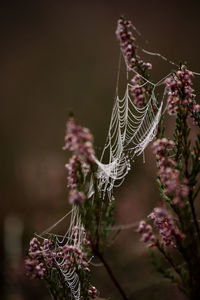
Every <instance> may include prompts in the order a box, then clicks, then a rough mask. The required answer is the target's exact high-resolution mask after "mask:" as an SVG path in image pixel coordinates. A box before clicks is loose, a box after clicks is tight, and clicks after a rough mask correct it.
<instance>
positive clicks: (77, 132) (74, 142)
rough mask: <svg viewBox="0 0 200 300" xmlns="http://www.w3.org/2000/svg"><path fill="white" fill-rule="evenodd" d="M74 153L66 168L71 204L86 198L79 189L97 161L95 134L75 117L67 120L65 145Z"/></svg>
mask: <svg viewBox="0 0 200 300" xmlns="http://www.w3.org/2000/svg"><path fill="white" fill-rule="evenodd" d="M64 149H68V150H70V151H72V152H73V153H74V154H73V156H72V157H71V158H70V160H69V162H68V164H66V169H67V170H68V177H67V182H68V187H70V192H69V202H70V203H71V204H78V203H82V202H84V201H85V199H86V195H85V193H84V192H83V191H79V190H78V185H79V187H80V186H81V184H83V177H84V176H85V175H87V174H88V172H89V171H90V165H91V163H94V161H95V155H94V154H95V152H94V148H93V136H92V134H91V133H90V131H89V129H88V128H85V127H81V126H80V125H78V124H77V123H76V121H75V120H74V118H70V119H69V121H68V122H67V132H66V137H65V147H64Z"/></svg>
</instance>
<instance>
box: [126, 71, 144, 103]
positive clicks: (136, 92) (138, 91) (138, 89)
mask: <svg viewBox="0 0 200 300" xmlns="http://www.w3.org/2000/svg"><path fill="white" fill-rule="evenodd" d="M143 84H144V80H143V79H142V78H141V77H140V76H139V75H137V74H136V75H135V76H134V77H133V78H132V79H131V86H130V91H131V95H132V96H133V103H134V104H135V105H136V106H137V107H142V106H143V104H144V103H145V93H146V90H145V88H144V86H143Z"/></svg>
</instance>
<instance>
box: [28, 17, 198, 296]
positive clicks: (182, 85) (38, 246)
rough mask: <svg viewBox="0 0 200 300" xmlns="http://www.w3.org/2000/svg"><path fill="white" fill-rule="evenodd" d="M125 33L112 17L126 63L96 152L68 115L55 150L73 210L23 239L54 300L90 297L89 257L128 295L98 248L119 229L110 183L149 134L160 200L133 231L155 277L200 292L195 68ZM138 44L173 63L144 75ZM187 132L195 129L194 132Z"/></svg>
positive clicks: (146, 68) (129, 28) (116, 182)
mask: <svg viewBox="0 0 200 300" xmlns="http://www.w3.org/2000/svg"><path fill="white" fill-rule="evenodd" d="M134 33H137V31H136V29H135V27H134V26H133V25H132V23H131V22H130V21H127V20H126V18H124V17H121V18H120V19H119V21H118V24H117V30H116V36H117V39H118V41H119V43H120V48H121V53H122V58H123V60H124V62H125V66H126V70H127V75H128V76H127V86H126V91H125V95H124V97H123V98H122V99H120V98H119V96H118V86H119V76H118V81H117V89H116V91H117V95H116V100H115V102H114V106H113V111H112V115H111V121H110V126H109V130H108V137H107V140H106V144H105V146H104V149H103V152H102V155H101V158H100V159H98V158H97V155H96V153H95V150H94V145H93V136H92V134H91V132H90V130H89V129H87V128H85V127H82V126H81V125H79V124H78V123H77V121H76V120H75V118H74V117H73V116H70V118H69V120H68V122H67V126H66V136H65V146H64V149H65V150H68V151H70V152H71V153H72V156H71V158H70V159H69V162H68V163H67V164H66V169H67V172H68V177H67V185H68V188H69V203H70V204H71V205H72V210H71V211H70V212H69V213H67V214H66V215H65V216H64V217H63V218H62V219H61V220H60V221H59V222H57V223H56V224H54V225H53V226H51V227H50V228H48V229H47V230H46V231H45V232H43V233H42V234H41V235H36V236H35V237H34V238H33V239H32V240H31V242H30V248H29V252H28V257H27V259H26V262H25V265H26V270H27V273H28V274H29V276H30V277H31V278H32V279H36V278H38V279H44V280H45V281H46V283H47V286H48V289H49V291H50V293H51V295H52V297H53V298H54V299H76V300H80V299H84V300H85V299H91V298H92V299H94V298H96V297H97V296H98V294H99V292H98V291H97V289H96V288H95V287H94V286H93V285H92V284H91V281H92V275H91V271H90V263H91V259H92V258H93V257H97V258H98V259H99V260H100V261H101V263H102V264H103V266H104V267H105V269H106V270H107V272H108V274H109V276H110V278H111V279H112V281H113V282H114V284H115V286H116V288H117V289H118V291H119V293H120V295H121V297H122V299H128V296H127V295H126V293H125V291H124V290H123V288H122V287H121V284H120V282H119V281H118V280H117V278H116V276H115V275H114V274H113V272H112V270H111V268H110V266H109V264H108V262H107V261H106V259H105V251H106V248H107V247H108V246H110V244H111V243H112V242H114V240H115V238H116V236H117V235H118V234H119V232H120V230H119V229H118V230H116V227H115V226H114V207H115V198H114V196H113V190H114V188H115V187H118V186H120V185H121V184H122V183H123V181H124V179H125V177H126V175H127V173H128V172H129V171H130V169H131V167H132V165H133V163H134V158H135V157H136V156H138V155H141V154H142V153H144V150H145V148H146V147H147V146H148V144H149V143H150V142H152V141H153V143H152V148H153V153H154V155H155V158H156V166H157V185H158V188H159V192H160V201H159V203H158V204H157V207H155V208H154V209H153V211H152V212H150V214H149V216H148V218H145V220H143V221H141V222H140V223H139V226H138V229H137V231H138V233H139V234H140V235H141V241H143V242H145V243H147V247H148V248H149V251H150V254H151V258H152V262H153V264H154V265H155V267H156V269H157V270H158V271H159V272H160V273H161V274H162V276H164V277H166V278H168V279H170V280H171V281H172V282H173V283H175V284H177V286H178V287H179V289H180V290H181V291H182V292H183V293H184V294H185V295H186V296H187V297H188V298H189V299H200V284H199V282H200V228H199V221H198V213H197V210H196V208H195V201H196V200H197V198H198V194H199V190H200V187H199V182H198V180H199V178H198V176H199V172H200V134H198V133H197V134H196V132H197V131H198V130H199V126H200V105H199V104H197V102H196V96H195V92H194V89H193V83H192V80H193V77H194V75H195V74H196V75H199V74H197V73H194V72H191V71H190V70H188V69H187V66H186V65H184V64H179V65H177V64H175V63H173V62H171V61H168V60H167V59H166V58H165V57H163V56H162V55H160V54H158V53H152V52H149V51H147V50H145V49H142V48H140V47H139V46H138V45H137V43H136V38H135V36H134ZM139 50H140V52H145V53H147V54H150V55H156V56H159V57H160V58H162V59H164V60H165V61H168V62H169V63H171V64H172V65H173V68H176V69H174V70H173V71H172V72H171V73H170V74H168V75H167V76H165V77H164V78H163V79H161V80H160V81H158V82H157V83H153V81H152V80H151V76H150V70H151V68H152V65H151V64H150V63H149V62H144V61H143V60H142V59H141V57H140V55H139ZM158 87H162V88H163V95H162V96H161V97H158V96H156V89H157V88H158ZM164 106H165V108H163V107H164ZM166 114H169V116H170V118H174V119H175V128H174V130H173V137H170V138H169V137H167V136H166V135H165V126H166V125H165V116H166ZM191 121H192V122H191ZM191 131H192V133H193V135H194V133H195V138H193V140H191ZM68 215H70V216H71V221H70V226H69V228H68V230H67V232H66V233H64V234H63V235H57V234H54V233H52V229H53V228H54V227H55V226H56V225H58V224H59V223H60V222H61V221H63V220H64V219H65V218H66V217H67V216H68ZM130 280H131V279H130Z"/></svg>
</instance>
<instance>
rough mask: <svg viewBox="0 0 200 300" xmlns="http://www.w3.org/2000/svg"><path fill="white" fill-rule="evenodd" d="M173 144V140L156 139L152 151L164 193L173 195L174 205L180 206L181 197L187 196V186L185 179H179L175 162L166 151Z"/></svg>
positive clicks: (181, 204)
mask: <svg viewBox="0 0 200 300" xmlns="http://www.w3.org/2000/svg"><path fill="white" fill-rule="evenodd" d="M173 146H174V142H173V141H171V140H167V139H166V138H163V139H158V140H156V141H155V142H154V143H153V149H154V151H153V153H154V154H156V158H157V166H158V168H159V171H158V176H160V180H161V182H162V184H164V185H165V194H168V195H170V196H172V197H173V199H172V202H173V204H174V205H178V206H180V207H182V206H183V205H184V201H183V199H184V198H185V197H187V196H188V193H189V187H188V185H187V180H186V179H184V180H181V179H180V171H179V170H178V169H175V166H176V163H175V161H174V160H173V159H171V158H170V157H168V151H169V149H171V148H172V147H173Z"/></svg>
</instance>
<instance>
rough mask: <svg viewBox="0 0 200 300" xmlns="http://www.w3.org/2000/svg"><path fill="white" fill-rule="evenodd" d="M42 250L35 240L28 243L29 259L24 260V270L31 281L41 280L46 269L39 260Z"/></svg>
mask: <svg viewBox="0 0 200 300" xmlns="http://www.w3.org/2000/svg"><path fill="white" fill-rule="evenodd" d="M41 257H42V248H41V245H40V242H39V241H38V239H37V238H33V239H32V240H31V241H30V247H29V257H28V258H27V259H26V260H25V269H26V272H27V275H29V276H30V278H31V279H37V278H38V279H41V278H43V276H44V274H45V271H46V267H45V265H44V263H43V261H42V259H41Z"/></svg>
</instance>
